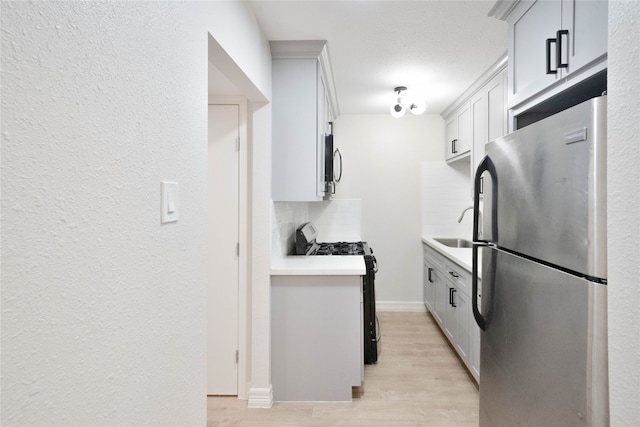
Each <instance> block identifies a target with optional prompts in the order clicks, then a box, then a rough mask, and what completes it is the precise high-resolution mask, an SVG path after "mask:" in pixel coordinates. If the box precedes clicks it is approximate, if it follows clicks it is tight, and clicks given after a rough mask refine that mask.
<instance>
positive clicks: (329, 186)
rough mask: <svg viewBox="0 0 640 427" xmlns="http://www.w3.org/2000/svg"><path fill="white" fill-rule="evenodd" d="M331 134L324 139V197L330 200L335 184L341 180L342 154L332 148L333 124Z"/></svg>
mask: <svg viewBox="0 0 640 427" xmlns="http://www.w3.org/2000/svg"><path fill="white" fill-rule="evenodd" d="M329 124H330V125H331V133H330V134H329V135H325V137H324V196H325V198H331V196H332V195H334V194H335V193H336V184H337V183H339V182H340V179H341V178H342V154H341V153H340V150H339V149H337V148H334V146H333V123H331V122H330V123H329Z"/></svg>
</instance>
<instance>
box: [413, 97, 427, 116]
mask: <svg viewBox="0 0 640 427" xmlns="http://www.w3.org/2000/svg"><path fill="white" fill-rule="evenodd" d="M409 110H410V111H411V112H412V113H413V114H415V115H416V116H418V115H420V114H422V113H424V112H425V111H426V110H427V103H426V102H425V101H424V99H414V100H413V103H412V104H411V107H410V108H409Z"/></svg>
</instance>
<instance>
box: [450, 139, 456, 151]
mask: <svg viewBox="0 0 640 427" xmlns="http://www.w3.org/2000/svg"><path fill="white" fill-rule="evenodd" d="M456 142H458V140H457V139H452V140H451V154H456V153H457V152H458V150H457V149H456Z"/></svg>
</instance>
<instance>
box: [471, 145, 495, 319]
mask: <svg viewBox="0 0 640 427" xmlns="http://www.w3.org/2000/svg"><path fill="white" fill-rule="evenodd" d="M485 172H488V173H489V175H490V176H491V189H492V192H491V200H490V201H489V200H486V198H485V203H491V237H492V239H493V240H494V241H497V240H498V221H497V216H498V191H497V190H498V175H497V173H496V168H495V166H494V164H493V162H492V161H491V158H490V157H489V156H485V157H484V158H483V159H482V161H481V162H480V164H479V165H478V169H476V175H475V179H474V191H473V249H472V258H471V266H472V274H471V283H472V288H471V289H472V291H471V292H472V294H473V295H472V304H471V305H472V309H473V317H474V318H475V319H476V323H477V324H478V326H479V327H480V329H482V330H483V331H486V330H487V329H486V328H487V318H486V317H485V316H483V315H482V313H480V310H479V309H478V250H479V248H480V247H483V246H489V245H490V244H491V243H492V242H490V241H486V240H480V239H479V236H478V230H479V224H478V223H479V220H480V192H481V188H482V184H483V182H482V181H483V180H482V174H483V173H485ZM485 296H486V295H485ZM486 303H487V302H486V301H485V304H486ZM488 303H489V304H490V303H491V301H489V302H488Z"/></svg>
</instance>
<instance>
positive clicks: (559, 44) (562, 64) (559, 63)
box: [556, 30, 569, 69]
mask: <svg viewBox="0 0 640 427" xmlns="http://www.w3.org/2000/svg"><path fill="white" fill-rule="evenodd" d="M562 36H567V41H569V40H568V37H569V30H558V32H556V40H557V43H556V69H557V68H567V67H568V66H569V62H562ZM567 61H569V52H567Z"/></svg>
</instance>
